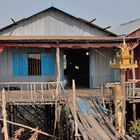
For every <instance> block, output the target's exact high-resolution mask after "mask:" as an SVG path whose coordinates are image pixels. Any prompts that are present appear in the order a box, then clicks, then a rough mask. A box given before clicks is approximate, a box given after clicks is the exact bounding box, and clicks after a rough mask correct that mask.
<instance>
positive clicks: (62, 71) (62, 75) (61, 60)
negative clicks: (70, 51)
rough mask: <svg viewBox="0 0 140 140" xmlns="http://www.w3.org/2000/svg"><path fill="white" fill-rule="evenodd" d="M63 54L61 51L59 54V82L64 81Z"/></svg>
mask: <svg viewBox="0 0 140 140" xmlns="http://www.w3.org/2000/svg"><path fill="white" fill-rule="evenodd" d="M63 55H64V53H63V51H62V50H61V52H60V56H61V57H60V64H61V80H64V56H63Z"/></svg>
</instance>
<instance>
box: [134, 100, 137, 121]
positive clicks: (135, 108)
mask: <svg viewBox="0 0 140 140" xmlns="http://www.w3.org/2000/svg"><path fill="white" fill-rule="evenodd" d="M136 119H137V118H136V104H135V103H133V121H134V122H135V121H136Z"/></svg>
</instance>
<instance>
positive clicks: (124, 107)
mask: <svg viewBox="0 0 140 140" xmlns="http://www.w3.org/2000/svg"><path fill="white" fill-rule="evenodd" d="M121 87H122V95H123V99H122V100H123V106H122V108H123V109H122V123H121V134H122V135H124V133H125V132H124V130H125V128H126V126H125V124H126V122H125V109H126V95H125V69H122V70H121Z"/></svg>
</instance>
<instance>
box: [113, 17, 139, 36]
mask: <svg viewBox="0 0 140 140" xmlns="http://www.w3.org/2000/svg"><path fill="white" fill-rule="evenodd" d="M139 28H140V19H137V20H133V21H130V22H127V23H124V24H121V25H120V26H118V27H117V28H115V29H114V30H112V32H114V33H115V34H117V35H128V34H130V33H132V32H134V31H136V30H138V29H139Z"/></svg>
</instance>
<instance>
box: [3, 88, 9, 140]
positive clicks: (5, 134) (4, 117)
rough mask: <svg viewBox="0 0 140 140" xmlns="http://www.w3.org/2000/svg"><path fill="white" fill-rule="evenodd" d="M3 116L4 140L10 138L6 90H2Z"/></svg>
mask: <svg viewBox="0 0 140 140" xmlns="http://www.w3.org/2000/svg"><path fill="white" fill-rule="evenodd" d="M2 116H3V133H4V140H8V128H7V120H6V117H7V113H6V100H5V90H4V88H3V90H2Z"/></svg>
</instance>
